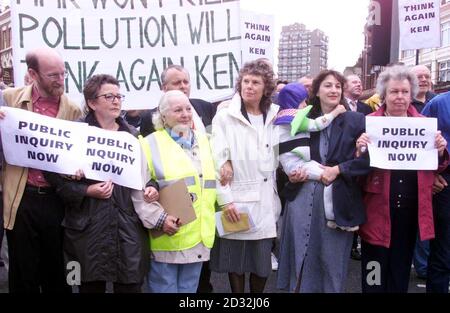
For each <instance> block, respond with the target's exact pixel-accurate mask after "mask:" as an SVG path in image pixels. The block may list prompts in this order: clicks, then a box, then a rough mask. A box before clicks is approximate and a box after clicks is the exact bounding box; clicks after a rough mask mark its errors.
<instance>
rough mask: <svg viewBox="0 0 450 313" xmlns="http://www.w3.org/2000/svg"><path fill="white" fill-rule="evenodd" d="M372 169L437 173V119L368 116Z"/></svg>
mask: <svg viewBox="0 0 450 313" xmlns="http://www.w3.org/2000/svg"><path fill="white" fill-rule="evenodd" d="M366 132H367V134H368V135H369V138H370V141H371V143H370V144H369V145H368V148H369V155H370V166H372V167H378V168H383V169H391V170H436V169H437V168H438V151H437V149H436V148H435V147H434V144H435V138H436V133H437V119H435V118H423V117H385V116H366Z"/></svg>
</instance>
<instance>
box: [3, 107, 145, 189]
mask: <svg viewBox="0 0 450 313" xmlns="http://www.w3.org/2000/svg"><path fill="white" fill-rule="evenodd" d="M2 110H3V111H4V112H5V115H6V117H5V118H4V119H3V120H0V132H1V137H2V147H3V153H4V156H5V160H6V162H8V163H9V164H12V165H17V166H22V167H31V168H36V169H40V170H44V171H50V172H55V173H60V174H69V175H73V174H75V172H76V171H77V170H79V169H81V170H83V172H84V174H85V176H86V177H87V178H89V179H94V180H98V181H109V180H111V181H113V182H114V183H116V184H119V185H122V186H126V187H130V188H133V189H141V188H142V186H143V183H142V178H141V152H140V146H139V141H138V140H137V139H136V138H134V137H133V136H132V135H130V134H129V133H126V132H118V131H116V132H113V131H107V130H103V129H100V128H97V127H92V126H89V125H88V124H85V123H77V122H71V121H64V120H60V119H55V118H51V117H47V116H43V115H40V114H36V113H33V112H29V111H26V110H21V109H16V108H10V107H2Z"/></svg>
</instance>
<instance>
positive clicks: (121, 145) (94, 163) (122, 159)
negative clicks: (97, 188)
mask: <svg viewBox="0 0 450 313" xmlns="http://www.w3.org/2000/svg"><path fill="white" fill-rule="evenodd" d="M84 139H85V141H84V145H83V148H84V149H85V150H84V151H83V152H84V154H83V155H82V159H83V161H84V162H83V163H84V167H83V171H84V174H85V175H86V177H89V178H91V179H95V180H99V181H107V180H109V179H111V180H112V181H113V182H115V183H117V184H119V185H122V186H128V187H130V188H133V189H141V188H142V178H141V150H140V145H139V140H137V139H136V138H135V137H134V136H133V135H131V134H129V133H127V132H123V131H116V132H113V131H108V130H104V129H100V128H98V127H92V126H89V127H88V130H87V136H86V137H84Z"/></svg>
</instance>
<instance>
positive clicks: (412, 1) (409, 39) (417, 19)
mask: <svg viewBox="0 0 450 313" xmlns="http://www.w3.org/2000/svg"><path fill="white" fill-rule="evenodd" d="M439 9H440V1H439V0H398V19H399V27H400V49H401V50H410V49H413V50H415V49H423V48H436V47H440V46H441V33H440V31H441V29H440V16H439V11H440V10H439Z"/></svg>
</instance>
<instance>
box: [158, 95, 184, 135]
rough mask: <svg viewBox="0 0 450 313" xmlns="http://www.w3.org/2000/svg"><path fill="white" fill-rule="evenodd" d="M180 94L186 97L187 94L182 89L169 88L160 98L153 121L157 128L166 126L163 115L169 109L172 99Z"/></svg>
mask: <svg viewBox="0 0 450 313" xmlns="http://www.w3.org/2000/svg"><path fill="white" fill-rule="evenodd" d="M179 96H184V97H186V95H185V94H184V93H183V92H181V91H180V90H169V91H167V92H165V93H164V94H163V95H162V97H161V99H160V100H159V104H158V109H157V110H156V111H155V113H153V115H152V122H153V126H154V127H155V130H160V129H163V128H164V121H163V118H162V116H163V115H164V113H165V112H166V111H167V110H168V109H169V103H170V99H171V98H173V97H179Z"/></svg>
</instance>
